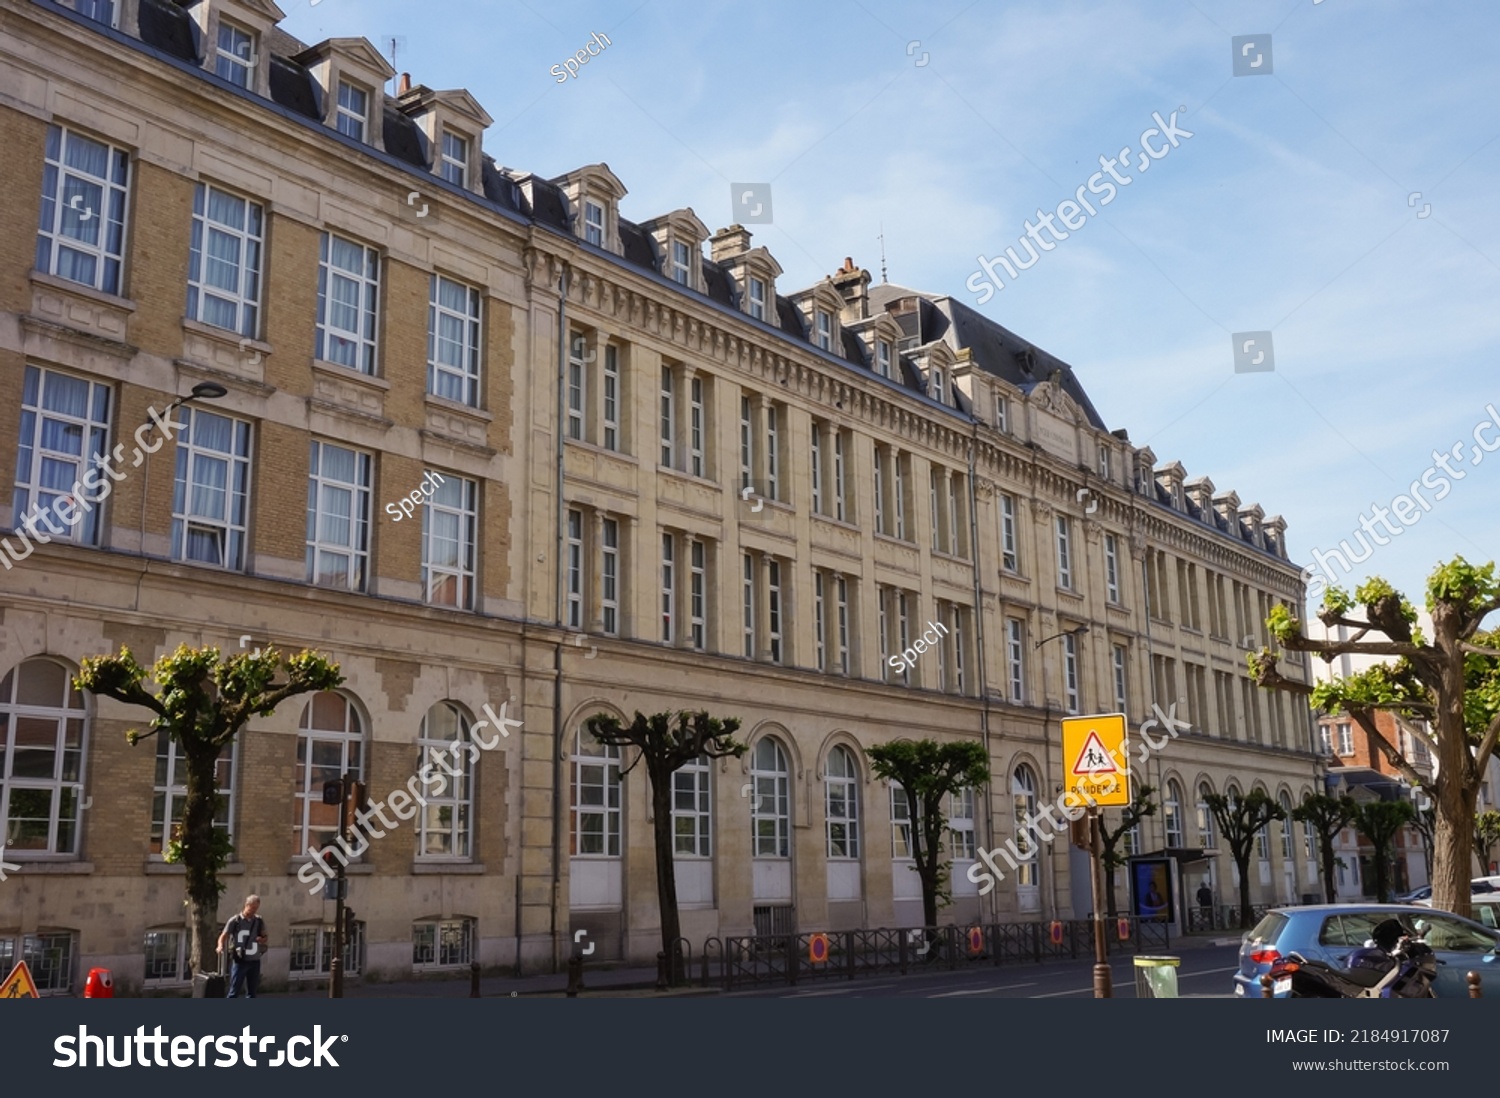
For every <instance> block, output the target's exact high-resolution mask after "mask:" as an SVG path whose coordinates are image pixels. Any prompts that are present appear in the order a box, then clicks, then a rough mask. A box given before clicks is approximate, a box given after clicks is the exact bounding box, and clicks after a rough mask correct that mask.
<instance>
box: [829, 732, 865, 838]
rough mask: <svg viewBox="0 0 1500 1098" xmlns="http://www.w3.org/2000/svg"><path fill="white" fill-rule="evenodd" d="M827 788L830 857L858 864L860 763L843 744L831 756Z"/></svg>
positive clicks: (831, 752)
mask: <svg viewBox="0 0 1500 1098" xmlns="http://www.w3.org/2000/svg"><path fill="white" fill-rule="evenodd" d="M835 760H837V762H835ZM823 785H824V794H825V795H824V802H823V803H824V808H825V812H824V817H825V820H826V822H827V832H826V835H825V838H826V839H827V850H828V858H829V860H830V861H858V860H859V764H858V763H857V762H855V760H854V755H853V753H852V752H850V750H849V749H848V748H847V747H845V746H844V745H843V744H836V745H834V748H833V750H832V751H830V752H829V753H828V762H827V764H826V772H825V773H824V776H823Z"/></svg>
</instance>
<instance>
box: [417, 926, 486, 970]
mask: <svg viewBox="0 0 1500 1098" xmlns="http://www.w3.org/2000/svg"><path fill="white" fill-rule="evenodd" d="M429 928H430V929H431V934H430V935H429V934H428V933H427V931H428V929H429ZM429 937H430V943H428V942H427V941H426V939H428V938H429ZM477 937H478V934H477V933H476V931H475V926H474V920H473V919H419V920H418V921H416V922H414V923H412V924H411V967H412V970H413V971H415V972H436V971H442V970H445V969H466V968H468V967H469V965H470V964H472V963H473V959H474V940H475V939H476V938H477ZM424 947H425V948H424Z"/></svg>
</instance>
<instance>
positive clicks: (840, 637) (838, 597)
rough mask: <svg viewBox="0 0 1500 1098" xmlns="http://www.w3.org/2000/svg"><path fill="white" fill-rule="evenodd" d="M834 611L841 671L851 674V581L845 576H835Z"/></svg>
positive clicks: (836, 648)
mask: <svg viewBox="0 0 1500 1098" xmlns="http://www.w3.org/2000/svg"><path fill="white" fill-rule="evenodd" d="M833 599H834V612H835V613H836V614H837V630H838V631H837V632H836V633H835V634H834V639H835V644H834V651H835V653H836V654H837V656H838V666H839V672H840V673H841V674H844V675H847V674H849V581H848V580H847V579H846V578H845V577H843V576H835V577H834V578H833Z"/></svg>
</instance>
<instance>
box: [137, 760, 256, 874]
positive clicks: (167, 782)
mask: <svg viewBox="0 0 1500 1098" xmlns="http://www.w3.org/2000/svg"><path fill="white" fill-rule="evenodd" d="M238 753H239V738H238V737H236V738H235V739H233V740H230V741H229V744H228V747H227V749H226V748H221V749H220V750H219V759H218V763H217V765H216V766H215V767H214V770H215V773H214V779H215V781H214V784H215V790H214V792H215V793H217V794H218V797H219V804H218V810H217V811H216V812H215V813H214V827H216V828H220V829H222V830H223V832H224V835H225V837H226V838H228V839H230V840H231V841H232V840H233V839H234V773H235V761H236V758H235V756H236V755H237V754H238ZM179 767H180V768H181V771H182V772H181V773H179V772H178V771H179ZM158 800H160V806H159V807H158V804H157V802H158ZM186 802H187V760H186V759H184V758H183V757H182V748H181V745H179V744H178V742H177V740H176V739H174V738H173V737H171V736H164V735H158V736H157V737H156V774H155V777H154V779H153V785H152V789H151V831H150V833H149V835H148V836H147V855H146V856H147V858H149V859H150V860H151V861H153V862H160V861H163V860H164V859H165V855H166V850H167V845H168V844H169V843H170V842H171V841H172V837H173V832H174V831H175V827H174V825H175V824H177V823H179V822H180V817H181V815H182V811H183V808H184V807H185V805H186Z"/></svg>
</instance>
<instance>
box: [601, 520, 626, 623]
mask: <svg viewBox="0 0 1500 1098" xmlns="http://www.w3.org/2000/svg"><path fill="white" fill-rule="evenodd" d="M623 578H624V577H623V576H622V575H621V574H620V521H619V519H612V518H607V519H603V520H602V521H601V522H600V523H599V618H600V625H599V631H600V632H601V633H604V634H605V635H606V636H610V637H614V636H619V633H620V583H621V581H622V580H623Z"/></svg>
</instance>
